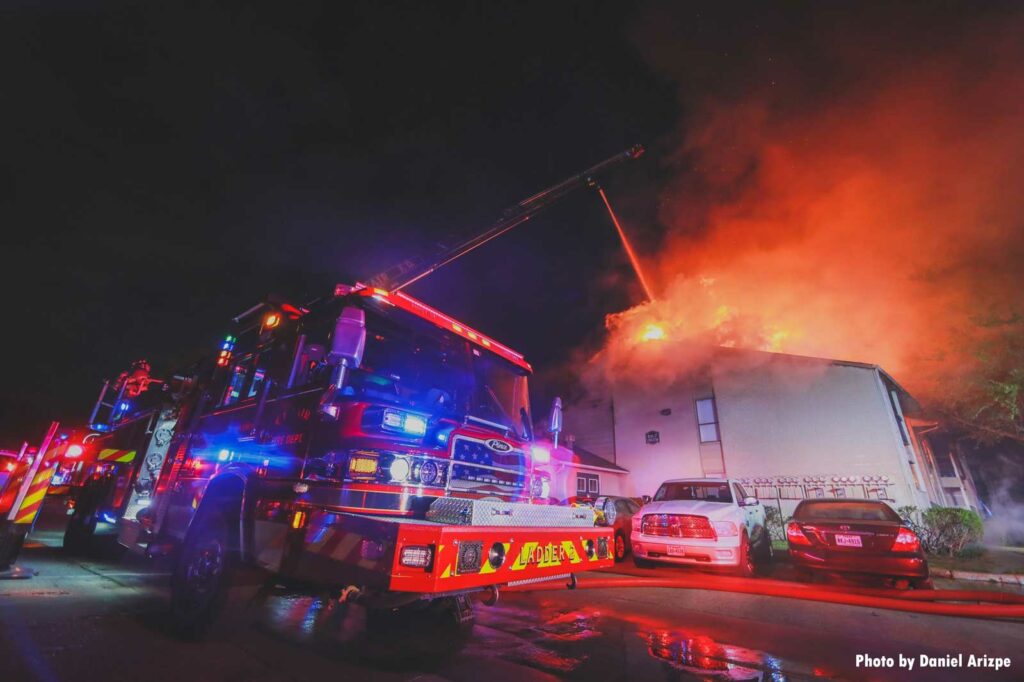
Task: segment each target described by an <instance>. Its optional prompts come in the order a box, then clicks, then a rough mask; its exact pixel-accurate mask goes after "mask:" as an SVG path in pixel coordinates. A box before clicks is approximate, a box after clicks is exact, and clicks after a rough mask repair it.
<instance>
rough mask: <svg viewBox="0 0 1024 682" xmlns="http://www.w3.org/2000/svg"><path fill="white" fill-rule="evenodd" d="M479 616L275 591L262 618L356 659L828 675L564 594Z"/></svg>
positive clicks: (577, 670) (412, 667)
mask: <svg viewBox="0 0 1024 682" xmlns="http://www.w3.org/2000/svg"><path fill="white" fill-rule="evenodd" d="M477 618H478V620H477V624H476V626H475V628H474V630H473V633H472V635H470V636H468V637H465V636H459V635H457V634H456V633H455V632H454V630H453V629H447V628H445V627H443V626H438V625H434V626H430V625H428V626H427V627H422V624H420V623H412V622H409V623H405V626H406V627H399V628H398V629H394V623H390V624H388V625H386V626H385V627H386V628H388V629H386V630H375V629H374V627H373V626H372V624H371V625H370V626H368V625H367V623H366V615H365V612H364V611H363V610H362V609H360V608H359V607H350V606H336V605H334V604H329V603H328V602H326V601H324V600H322V599H316V598H310V597H276V598H273V599H271V600H269V601H268V602H267V604H266V605H265V610H264V613H263V614H262V615H261V617H260V625H259V627H263V628H266V629H267V630H268V631H270V632H273V633H274V634H276V635H278V636H283V637H285V638H287V639H290V640H292V641H294V642H297V643H298V642H301V643H304V644H308V645H311V646H314V647H316V648H317V650H318V652H320V653H323V654H328V655H330V656H338V657H340V658H341V659H344V660H348V661H350V662H354V663H360V664H368V665H372V666H373V667H375V668H378V669H386V670H392V671H399V672H400V671H425V672H432V673H434V674H437V675H440V676H442V677H445V676H447V675H446V672H447V671H446V667H447V665H448V663H449V661H450V659H452V658H453V657H455V656H458V657H459V658H471V659H475V658H482V659H491V660H494V659H498V660H501V661H503V662H504V663H507V664H511V665H512V666H514V667H515V668H517V669H519V670H520V671H521V674H522V676H523V678H524V679H529V678H530V677H531V676H535V677H537V678H544V677H547V676H549V675H551V676H555V677H558V678H563V679H586V680H594V679H662V680H674V679H684V680H685V679H705V680H773V681H782V680H792V679H808V678H812V677H822V676H829V675H825V674H824V671H822V670H815V669H814V668H813V667H811V666H809V665H807V664H804V663H801V662H798V661H791V660H783V659H781V658H778V657H776V656H773V655H772V654H770V653H768V652H764V651H757V650H754V649H749V648H746V647H744V646H741V645H740V644H738V643H734V642H720V641H717V640H715V639H713V638H712V637H710V636H708V635H707V634H704V633H701V632H699V631H696V630H694V629H691V628H683V627H679V626H677V625H674V624H673V623H672V622H671V621H670V620H669V619H662V618H652V617H645V616H639V615H637V614H633V613H628V612H622V611H618V610H616V609H614V608H611V607H608V606H588V607H584V608H572V607H571V606H569V605H567V604H565V603H563V602H561V601H560V600H558V599H550V598H538V597H536V596H528V595H516V596H514V597H511V598H508V599H505V600H503V601H502V603H501V604H499V605H498V606H496V607H484V606H481V605H478V606H477ZM829 677H830V676H829Z"/></svg>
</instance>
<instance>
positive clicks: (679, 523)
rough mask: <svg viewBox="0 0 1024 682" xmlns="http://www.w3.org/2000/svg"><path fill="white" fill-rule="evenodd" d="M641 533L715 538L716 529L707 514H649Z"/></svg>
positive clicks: (673, 536)
mask: <svg viewBox="0 0 1024 682" xmlns="http://www.w3.org/2000/svg"><path fill="white" fill-rule="evenodd" d="M640 532H641V533H643V534H644V535H654V536H661V537H669V538H706V539H709V540H714V539H715V538H716V537H717V536H716V535H715V529H714V527H713V526H712V525H711V522H710V521H709V520H708V518H707V517H706V516H695V515H692V514H647V515H646V516H644V519H643V523H642V525H641V531H640Z"/></svg>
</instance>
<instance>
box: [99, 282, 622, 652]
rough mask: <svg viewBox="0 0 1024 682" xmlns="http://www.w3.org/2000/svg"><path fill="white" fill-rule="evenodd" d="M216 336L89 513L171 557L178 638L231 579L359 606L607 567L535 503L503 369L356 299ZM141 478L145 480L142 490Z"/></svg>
mask: <svg viewBox="0 0 1024 682" xmlns="http://www.w3.org/2000/svg"><path fill="white" fill-rule="evenodd" d="M235 323H236V328H235V329H233V330H232V332H231V333H230V334H229V335H228V336H227V337H225V339H224V341H223V342H222V344H221V345H220V348H219V349H218V351H217V355H216V356H215V357H213V358H211V359H210V360H209V361H206V362H204V363H201V364H200V365H199V366H198V368H197V369H196V371H195V373H194V376H193V377H192V378H191V380H190V381H188V382H185V384H183V385H186V386H187V387H188V388H187V390H185V391H182V392H179V393H177V394H175V395H177V396H178V397H177V398H176V399H175V400H174V401H172V402H171V403H170V404H169V405H166V406H164V407H162V408H159V409H155V410H152V411H151V412H150V413H149V417H148V420H149V421H147V422H145V424H146V425H145V426H144V427H143V426H138V427H135V428H138V429H140V430H141V431H140V433H146V434H150V435H148V436H145V437H142V436H138V435H136V436H135V437H134V438H130V437H126V440H125V443H127V442H129V441H131V442H132V443H141V444H142V445H140V446H138V447H136V448H135V449H136V456H135V457H133V458H132V459H131V460H130V464H131V470H130V472H128V473H127V476H126V477H125V481H124V484H123V492H122V493H121V494H118V493H117V491H118V490H122V488H120V487H119V485H120V483H119V482H118V479H117V477H114V478H113V480H111V481H110V482H109V484H108V486H109V487H108V488H107V493H106V497H105V499H108V500H110V501H111V503H112V507H111V508H113V509H116V513H115V516H116V518H115V521H116V525H117V529H118V533H119V537H120V541H121V543H122V544H124V545H126V546H129V547H136V548H146V549H147V550H148V551H149V553H150V554H156V553H165V552H170V551H174V553H175V566H174V569H173V577H172V613H173V615H174V618H175V620H176V621H177V623H178V625H179V626H181V627H182V628H184V629H186V630H187V631H192V632H197V633H198V632H201V631H203V630H204V629H205V628H206V627H207V626H208V624H209V623H210V622H211V621H212V620H213V619H214V618H215V616H216V614H217V612H218V611H219V609H220V608H221V605H222V603H223V595H224V594H225V593H226V590H227V588H228V586H229V585H230V583H231V579H232V573H233V572H234V570H235V569H236V568H238V567H240V566H245V565H249V566H255V567H259V568H261V569H264V570H266V571H269V572H270V573H272V574H273V576H274V580H275V581H277V582H281V581H291V582H294V583H302V584H306V585H317V586H321V587H324V588H327V589H336V590H339V592H340V591H342V590H343V591H344V593H345V594H347V595H350V594H357V595H359V599H360V601H361V602H362V603H364V604H366V605H368V606H369V607H371V608H393V607H397V606H400V605H403V604H408V603H411V602H418V601H422V600H431V599H437V598H442V599H446V600H451V599H452V598H454V597H459V596H464V595H466V594H468V593H471V592H476V591H480V590H484V589H487V590H490V591H491V593H492V594H493V595H495V596H496V594H497V590H498V589H499V587H500V586H502V585H506V584H510V583H511V584H514V583H517V582H520V581H531V580H537V579H547V578H555V577H569V576H571V575H572V574H574V573H576V572H579V571H582V570H588V569H593V568H599V567H604V566H610V565H612V563H613V559H612V553H611V551H610V549H609V547H610V543H611V534H610V531H609V530H608V529H606V528H599V527H595V525H594V519H593V515H592V513H590V512H589V510H583V509H576V508H571V507H557V506H548V505H544V504H541V503H540V502H541V501H542V499H544V498H546V497H547V495H546V491H545V490H544V487H545V485H544V484H545V481H544V480H543V479H542V478H541V477H539V476H535V475H533V473H532V472H533V469H532V466H531V463H530V461H531V448H532V447H534V444H533V440H534V439H533V433H532V431H531V424H532V422H531V415H530V404H529V394H528V378H529V375H530V373H531V368H530V365H529V364H528V363H527V362H526V361H525V360H524V359H523V357H522V356H521V355H520V354H518V353H516V352H515V351H513V350H511V349H510V348H508V347H507V346H505V345H503V344H501V343H499V342H497V341H495V340H493V339H491V338H488V337H487V336H485V335H483V334H481V333H479V332H477V331H475V330H473V329H471V328H469V327H468V326H466V325H464V324H462V323H460V322H457V321H456V320H453V319H452V318H450V317H448V316H447V315H445V314H443V313H441V312H440V311H437V310H435V309H433V308H431V307H429V306H427V305H425V304H423V303H422V302H420V301H418V300H416V299H414V298H412V297H411V296H408V295H406V294H404V293H403V292H389V291H386V290H383V289H374V288H370V287H365V286H361V285H357V286H355V287H349V286H342V285H339V286H338V287H337V289H336V290H335V292H334V295H333V296H331V297H327V298H326V299H323V300H320V301H318V302H316V303H313V304H310V305H309V306H308V307H301V306H296V305H292V304H290V303H288V302H285V301H282V300H279V299H271V300H268V301H267V302H265V303H263V304H260V305H258V306H255V307H254V308H252V309H250V310H249V311H246V313H243V314H242V315H240V316H239V317H237V318H235ZM168 425H169V429H172V431H170V432H169V436H168V437H166V438H163V439H161V442H162V443H163V445H162V446H160V447H163V448H164V449H163V450H161V449H160V447H158V446H156V436H155V434H156V433H158V432H160V431H161V430H162V429H168ZM128 426H130V420H128V421H126V422H125V424H124V426H123V427H117V428H113V429H112V430H111V432H110V433H109V434H107V435H106V436H105V437H104V438H105V439H106V440H107V441H109V442H107V443H105V444H106V445H107V446H108V447H107V448H106V449H108V450H118V449H122V450H124V449H129V448H127V447H125V448H119V442H118V441H116V440H115V439H116V434H117V432H120V431H121V430H122V428H127V427H128ZM99 444H104V443H102V442H101V443H99ZM143 446H144V447H145V448H147V454H146V455H145V457H144V458H143V457H142V452H141V450H140V448H141V447H143ZM142 462H150V464H153V465H156V464H158V465H159V466H158V467H157V468H156V469H154V468H152V467H150V468H149V469H147V472H148V473H147V475H148V482H147V483H146V485H139V482H140V481H141V480H142V473H141V469H142V467H140V463H142ZM111 491H113V493H111ZM535 498H536V501H537V502H538V504H533V502H534V499H535ZM100 513H101V514H102V510H101V512H100ZM459 604H461V605H460V606H457V610H461V612H462V613H463V615H464V616H465V614H466V613H467V609H466V604H467V602H466V601H465V600H464V599H463V600H462V601H461V602H459Z"/></svg>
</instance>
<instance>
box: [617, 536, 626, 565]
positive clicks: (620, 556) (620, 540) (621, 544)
mask: <svg viewBox="0 0 1024 682" xmlns="http://www.w3.org/2000/svg"><path fill="white" fill-rule="evenodd" d="M626 554H627V550H626V535H625V534H624V533H623V532H622V531H616V533H615V563H617V564H620V563H622V562H623V561H625V560H626Z"/></svg>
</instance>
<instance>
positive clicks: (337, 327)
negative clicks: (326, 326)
mask: <svg viewBox="0 0 1024 682" xmlns="http://www.w3.org/2000/svg"><path fill="white" fill-rule="evenodd" d="M365 348H366V311H364V310H363V309H362V308H356V307H355V306H349V307H347V308H345V309H344V310H342V311H341V315H339V316H338V321H337V322H336V323H335V324H334V334H333V335H332V336H331V352H330V353H328V354H327V361H328V362H330V363H331V364H332V365H344V366H345V367H353V368H354V367H359V365H360V364H362V362H363V350H364V349H365Z"/></svg>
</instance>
